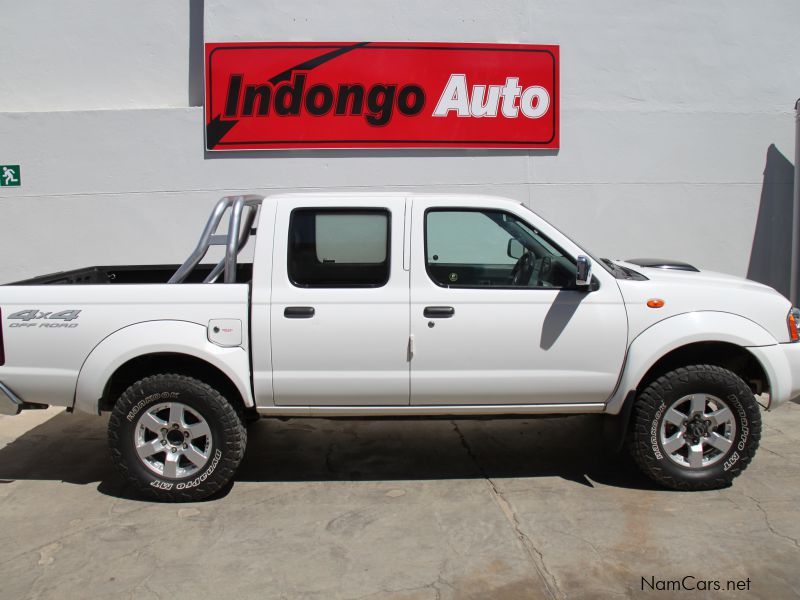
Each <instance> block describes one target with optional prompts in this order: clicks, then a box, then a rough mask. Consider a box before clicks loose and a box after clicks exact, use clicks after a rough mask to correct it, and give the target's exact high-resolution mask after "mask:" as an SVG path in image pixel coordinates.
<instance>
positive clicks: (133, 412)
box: [125, 392, 180, 423]
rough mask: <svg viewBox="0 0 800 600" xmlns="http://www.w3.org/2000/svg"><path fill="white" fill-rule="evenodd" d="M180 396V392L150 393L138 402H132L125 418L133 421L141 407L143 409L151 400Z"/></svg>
mask: <svg viewBox="0 0 800 600" xmlns="http://www.w3.org/2000/svg"><path fill="white" fill-rule="evenodd" d="M179 396H180V392H157V393H155V394H150V395H149V396H145V397H144V398H142V399H141V400H139V402H137V403H136V404H134V405H133V406H132V407H131V409H130V410H129V411H128V414H127V415H125V418H126V419H127V420H128V422H129V423H133V420H134V419H135V418H136V415H138V414H139V413H140V412H142V409H144V408H145V407H146V406H147V405H148V404H150V403H151V402H160V401H162V400H175V399H176V398H178V397H179Z"/></svg>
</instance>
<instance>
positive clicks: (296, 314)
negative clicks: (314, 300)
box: [283, 306, 316, 319]
mask: <svg viewBox="0 0 800 600" xmlns="http://www.w3.org/2000/svg"><path fill="white" fill-rule="evenodd" d="M315 312H316V311H315V310H314V307H313V306H287V307H286V308H285V309H284V311H283V316H284V317H286V318H287V319H310V318H311V317H313V316H314V313H315Z"/></svg>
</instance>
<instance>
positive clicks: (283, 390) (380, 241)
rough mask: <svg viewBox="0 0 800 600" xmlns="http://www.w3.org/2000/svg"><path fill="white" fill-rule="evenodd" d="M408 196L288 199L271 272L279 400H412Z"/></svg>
mask: <svg viewBox="0 0 800 600" xmlns="http://www.w3.org/2000/svg"><path fill="white" fill-rule="evenodd" d="M404 216H405V203H404V200H403V199H402V198H397V197H395V198H388V197H383V198H382V197H375V198H369V197H358V198H354V199H348V198H342V200H341V202H338V201H337V200H333V201H331V200H330V199H325V200H320V201H319V202H316V203H315V202H314V199H313V198H311V199H309V198H303V199H281V200H280V201H279V205H278V208H277V214H276V229H275V238H274V246H273V248H274V249H273V253H274V261H273V273H272V301H271V308H270V311H271V325H272V365H273V389H274V402H275V404H276V405H279V406H280V405H283V406H347V405H350V406H358V405H367V406H374V405H408V404H409V379H408V378H409V366H408V286H409V273H408V271H407V270H404V269H403V231H404V226H405V219H404Z"/></svg>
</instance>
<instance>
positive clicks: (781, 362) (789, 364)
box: [748, 343, 800, 410]
mask: <svg viewBox="0 0 800 600" xmlns="http://www.w3.org/2000/svg"><path fill="white" fill-rule="evenodd" d="M748 350H750V352H752V354H753V355H754V356H755V357H756V358H757V359H758V360H759V362H760V363H761V366H762V367H764V371H765V372H766V374H767V379H769V407H768V410H772V409H773V408H775V407H776V406H780V405H781V404H783V403H784V402H786V401H787V400H793V399H794V398H797V397H798V396H800V343H793V344H775V345H774V346H755V347H750V348H748Z"/></svg>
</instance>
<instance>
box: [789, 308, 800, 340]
mask: <svg viewBox="0 0 800 600" xmlns="http://www.w3.org/2000/svg"><path fill="white" fill-rule="evenodd" d="M788 321H789V336H790V337H791V338H792V341H793V342H796V341H797V340H799V339H800V334H798V332H797V321H796V320H795V318H794V315H793V314H792V313H791V312H790V313H789V318H788Z"/></svg>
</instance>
